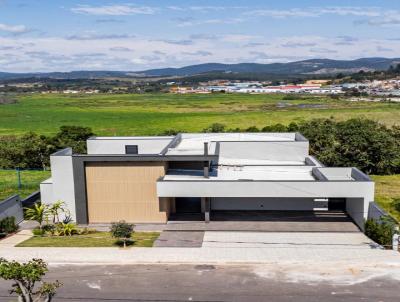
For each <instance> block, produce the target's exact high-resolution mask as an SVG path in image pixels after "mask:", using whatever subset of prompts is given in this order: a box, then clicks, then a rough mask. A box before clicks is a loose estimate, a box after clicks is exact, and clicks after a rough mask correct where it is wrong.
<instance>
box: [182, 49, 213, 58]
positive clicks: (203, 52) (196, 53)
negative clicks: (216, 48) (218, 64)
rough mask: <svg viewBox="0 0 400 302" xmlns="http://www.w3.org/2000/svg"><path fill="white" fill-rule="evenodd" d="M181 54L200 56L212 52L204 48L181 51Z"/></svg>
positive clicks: (208, 54)
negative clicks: (193, 50)
mask: <svg viewBox="0 0 400 302" xmlns="http://www.w3.org/2000/svg"><path fill="white" fill-rule="evenodd" d="M182 54H183V55H187V56H201V57H208V56H212V54H213V53H212V52H210V51H205V50H198V51H195V52H182Z"/></svg>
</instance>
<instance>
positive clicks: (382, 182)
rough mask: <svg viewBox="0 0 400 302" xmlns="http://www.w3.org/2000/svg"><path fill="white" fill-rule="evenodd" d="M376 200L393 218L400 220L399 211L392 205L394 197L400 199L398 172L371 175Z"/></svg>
mask: <svg viewBox="0 0 400 302" xmlns="http://www.w3.org/2000/svg"><path fill="white" fill-rule="evenodd" d="M372 179H373V180H374V181H375V200H376V202H377V203H378V204H379V205H380V206H381V207H382V208H383V209H384V210H385V211H387V212H388V213H390V214H391V215H392V216H393V217H394V218H396V219H397V220H398V221H400V212H399V211H396V209H395V208H394V207H393V201H394V199H400V174H398V175H384V176H378V175H373V176H372Z"/></svg>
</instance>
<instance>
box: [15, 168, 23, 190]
mask: <svg viewBox="0 0 400 302" xmlns="http://www.w3.org/2000/svg"><path fill="white" fill-rule="evenodd" d="M16 170H17V181H18V190H21V188H22V183H21V170H20V169H19V168H17V169H16Z"/></svg>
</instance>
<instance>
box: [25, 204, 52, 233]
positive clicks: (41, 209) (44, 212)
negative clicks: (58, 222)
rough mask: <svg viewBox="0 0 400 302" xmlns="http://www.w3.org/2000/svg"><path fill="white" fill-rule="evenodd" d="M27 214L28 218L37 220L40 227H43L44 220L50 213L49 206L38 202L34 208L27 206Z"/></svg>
mask: <svg viewBox="0 0 400 302" xmlns="http://www.w3.org/2000/svg"><path fill="white" fill-rule="evenodd" d="M25 214H26V218H27V219H29V220H34V221H37V222H38V223H39V228H40V229H42V226H43V222H44V221H45V220H46V219H47V217H48V214H49V207H48V205H45V204H42V203H36V204H35V205H34V206H33V208H25Z"/></svg>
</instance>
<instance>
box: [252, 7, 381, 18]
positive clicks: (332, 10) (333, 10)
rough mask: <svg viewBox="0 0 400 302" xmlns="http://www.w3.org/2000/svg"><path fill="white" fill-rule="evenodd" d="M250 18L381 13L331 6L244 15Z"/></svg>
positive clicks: (372, 9)
mask: <svg viewBox="0 0 400 302" xmlns="http://www.w3.org/2000/svg"><path fill="white" fill-rule="evenodd" d="M244 14H245V15H248V16H264V17H272V18H290V17H301V18H304V17H313V18H315V17H321V16H323V15H339V16H364V17H377V16H380V14H381V13H380V12H379V10H378V9H377V8H376V7H354V6H331V7H309V8H291V9H285V10H280V9H258V10H251V11H247V12H245V13H244Z"/></svg>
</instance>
